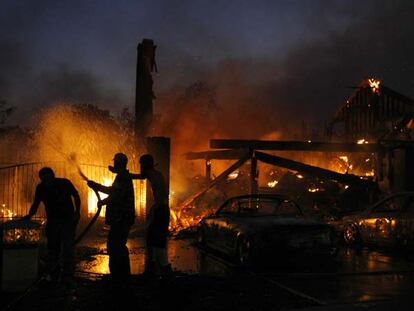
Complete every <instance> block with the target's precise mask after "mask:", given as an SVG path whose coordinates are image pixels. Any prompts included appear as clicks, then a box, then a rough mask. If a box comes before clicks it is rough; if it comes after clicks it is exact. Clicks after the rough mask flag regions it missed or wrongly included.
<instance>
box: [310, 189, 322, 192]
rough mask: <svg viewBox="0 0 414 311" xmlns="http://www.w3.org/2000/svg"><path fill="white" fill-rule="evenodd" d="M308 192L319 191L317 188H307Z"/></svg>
mask: <svg viewBox="0 0 414 311" xmlns="http://www.w3.org/2000/svg"><path fill="white" fill-rule="evenodd" d="M308 191H309V192H318V191H321V190H320V189H319V188H309V189H308Z"/></svg>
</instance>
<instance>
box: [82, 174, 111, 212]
mask: <svg viewBox="0 0 414 311" xmlns="http://www.w3.org/2000/svg"><path fill="white" fill-rule="evenodd" d="M111 184H112V180H111V179H109V178H106V177H104V178H103V179H102V185H104V186H110V185H111ZM99 194H100V196H101V199H102V200H103V199H105V198H107V197H108V195H107V194H105V193H102V192H99ZM97 205H98V198H97V197H96V195H95V192H94V191H93V190H92V189H89V190H88V216H89V217H91V216H93V215H95V213H96V211H97V210H98V206H97ZM99 216H100V217H105V206H104V207H102V210H101V213H100V215H99Z"/></svg>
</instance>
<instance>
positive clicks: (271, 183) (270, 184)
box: [267, 180, 279, 188]
mask: <svg viewBox="0 0 414 311" xmlns="http://www.w3.org/2000/svg"><path fill="white" fill-rule="evenodd" d="M278 183H279V181H277V180H273V181H269V182H268V183H267V186H268V187H270V188H274V187H276V185H277V184H278Z"/></svg>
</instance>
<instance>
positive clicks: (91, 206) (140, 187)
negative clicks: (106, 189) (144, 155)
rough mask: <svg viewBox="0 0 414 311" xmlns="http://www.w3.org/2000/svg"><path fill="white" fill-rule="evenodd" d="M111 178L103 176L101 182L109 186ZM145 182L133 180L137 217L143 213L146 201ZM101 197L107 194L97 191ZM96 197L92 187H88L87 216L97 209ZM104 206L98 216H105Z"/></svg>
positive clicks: (90, 215) (103, 197)
mask: <svg viewBox="0 0 414 311" xmlns="http://www.w3.org/2000/svg"><path fill="white" fill-rule="evenodd" d="M112 182H113V178H112V179H111V178H109V177H103V178H102V182H101V184H102V185H104V186H111V185H112ZM145 188H146V182H145V181H134V193H135V214H136V216H137V217H140V216H144V215H145V210H144V209H145V203H146V191H145ZM99 194H100V196H101V199H102V200H103V199H105V198H107V197H108V195H107V194H105V193H102V192H99ZM97 204H98V198H97V197H96V194H95V192H94V191H93V190H92V189H88V216H89V217H92V216H93V215H95V213H96V211H97V209H98V206H97ZM105 210H106V209H105V206H103V207H102V210H101V213H100V214H99V216H100V217H105Z"/></svg>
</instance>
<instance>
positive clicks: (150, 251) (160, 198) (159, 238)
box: [131, 154, 173, 277]
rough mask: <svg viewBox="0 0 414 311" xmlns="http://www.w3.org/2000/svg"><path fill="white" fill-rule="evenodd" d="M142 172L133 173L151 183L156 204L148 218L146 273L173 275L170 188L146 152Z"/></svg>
mask: <svg viewBox="0 0 414 311" xmlns="http://www.w3.org/2000/svg"><path fill="white" fill-rule="evenodd" d="M139 164H140V166H141V174H131V176H132V178H133V179H148V181H149V182H150V184H151V189H152V195H153V197H154V205H153V206H152V207H151V208H150V210H149V213H148V215H147V219H146V247H147V258H146V263H145V272H144V274H145V275H149V276H153V275H155V274H156V272H157V270H159V271H160V272H161V275H162V276H167V277H171V276H172V274H173V271H172V269H171V265H170V264H169V263H168V254H167V237H168V226H169V223H170V209H169V207H168V190H167V186H166V182H165V179H164V176H163V175H162V174H161V172H160V171H158V170H156V169H155V167H154V158H153V157H152V155H150V154H144V155H142V156H141V157H140V159H139Z"/></svg>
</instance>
